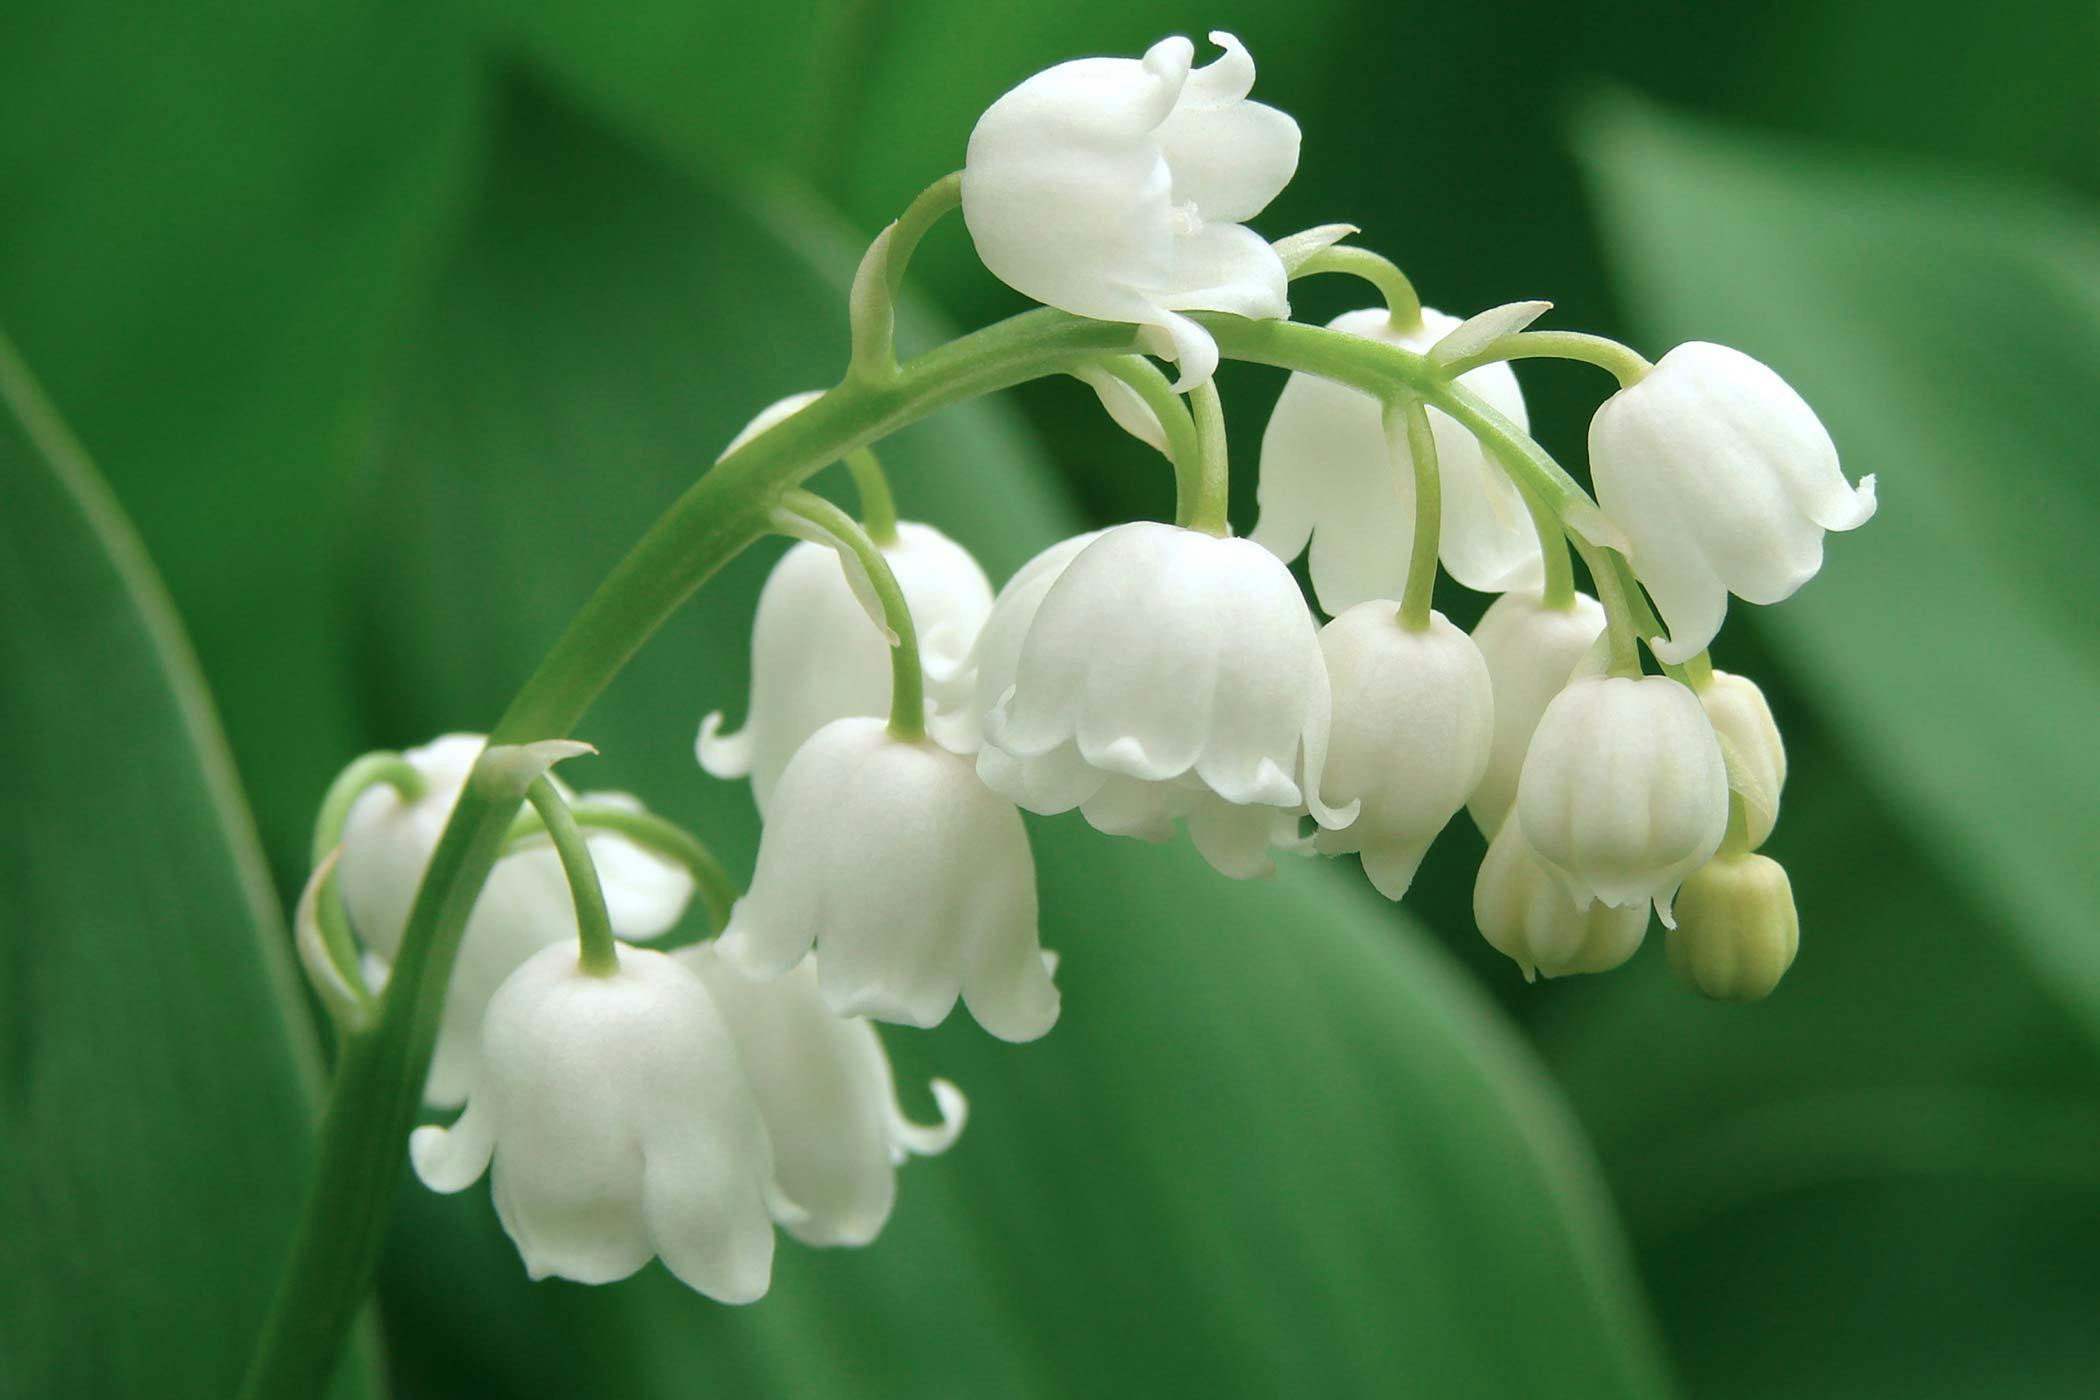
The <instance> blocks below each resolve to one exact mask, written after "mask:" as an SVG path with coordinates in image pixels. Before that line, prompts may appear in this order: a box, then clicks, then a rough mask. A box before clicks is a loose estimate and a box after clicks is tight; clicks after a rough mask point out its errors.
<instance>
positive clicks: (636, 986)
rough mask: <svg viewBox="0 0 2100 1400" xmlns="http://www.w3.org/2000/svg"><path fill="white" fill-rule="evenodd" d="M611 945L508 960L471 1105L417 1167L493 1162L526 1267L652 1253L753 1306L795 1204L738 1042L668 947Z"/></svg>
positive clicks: (629, 1265)
mask: <svg viewBox="0 0 2100 1400" xmlns="http://www.w3.org/2000/svg"><path fill="white" fill-rule="evenodd" d="M619 958H620V965H619V969H618V970H617V971H615V972H612V973H610V974H607V975H604V976H599V975H595V974H592V973H589V972H586V971H584V970H583V969H582V968H581V967H580V966H579V965H578V962H577V955H576V949H575V948H574V947H573V946H567V945H564V946H560V947H553V948H547V949H545V950H543V951H541V952H540V953H538V954H536V955H535V956H533V957H532V958H531V959H530V960H528V961H527V962H526V963H525V964H524V965H523V966H522V967H520V968H519V969H518V970H517V971H516V972H515V973H513V974H511V976H510V978H509V979H508V980H507V981H505V982H504V984H503V986H502V988H501V989H500V990H498V992H497V993H496V995H495V997H494V998H493V999H492V1000H491V1001H490V1002H489V1008H488V1019H487V1022H486V1024H485V1025H484V1026H483V1028H482V1052H483V1055H484V1058H485V1059H486V1062H487V1063H486V1068H485V1070H484V1073H483V1076H482V1079H481V1082H480V1083H478V1084H476V1085H475V1087H474V1092H473V1094H472V1095H471V1096H470V1097H469V1098H468V1100H467V1109H466V1112H465V1113H463V1114H461V1115H460V1117H459V1120H458V1121H457V1122H455V1123H454V1124H453V1125H452V1126H451V1127H449V1128H434V1127H433V1128H418V1129H416V1131H415V1132H414V1134H413V1135H411V1137H410V1138H409V1154H410V1158H411V1160H412V1161H413V1162H414V1163H415V1168H416V1174H417V1175H418V1176H420V1177H421V1178H422V1179H423V1183H424V1184H425V1185H426V1186H428V1187H430V1189H431V1190H433V1191H446V1192H450V1191H460V1190H464V1189H465V1188H466V1187H468V1186H471V1185H472V1184H473V1183H474V1182H475V1181H477V1180H478V1179H480V1176H481V1174H482V1172H483V1171H484V1170H489V1171H490V1173H491V1178H492V1186H493V1190H494V1195H495V1200H496V1213H497V1215H498V1216H500V1217H501V1219H502V1221H503V1228H504V1230H505V1231H507V1232H508V1233H509V1235H510V1237H511V1240H512V1242H513V1243H515V1244H516V1245H517V1247H518V1253H519V1254H520V1255H522V1256H523V1257H524V1260H525V1267H526V1269H527V1271H528V1272H530V1273H531V1275H532V1276H533V1277H534V1278H545V1277H547V1276H548V1275H550V1274H552V1275H556V1276H559V1277H561V1278H568V1279H575V1280H576V1281H577V1282H579V1283H610V1282H612V1281H613V1280H615V1279H622V1278H625V1277H627V1276H628V1275H629V1274H631V1273H633V1272H634V1271H635V1270H637V1269H639V1268H641V1267H642V1266H643V1265H644V1264H646V1263H648V1262H649V1259H650V1257H651V1256H653V1255H654V1256H661V1257H662V1259H663V1261H664V1264H665V1266H666V1267H667V1268H669V1269H670V1271H671V1272H672V1273H673V1274H675V1275H677V1277H678V1278H679V1279H680V1280H681V1281H683V1282H684V1283H686V1284H687V1285H689V1286H691V1287H693V1288H696V1289H698V1290H699V1291H700V1292H702V1293H705V1294H707V1295H708V1296H709V1297H710V1298H716V1299H719V1300H720V1301H722V1302H725V1303H748V1302H751V1301H752V1300H754V1299H756V1298H760V1297H763V1296H764V1295H765V1291H766V1288H767V1286H768V1284H769V1283H770V1282H771V1281H772V1273H773V1217H774V1216H776V1215H777V1216H780V1217H783V1218H787V1219H792V1218H793V1217H794V1216H795V1214H796V1213H797V1212H796V1210H795V1207H794V1206H793V1205H792V1204H791V1203H789V1202H788V1201H787V1200H786V1199H784V1198H783V1197H782V1195H781V1194H780V1193H779V1192H778V1191H777V1190H776V1188H775V1186H774V1182H773V1151H772V1147H771V1145H770V1143H769V1141H768V1139H767V1135H766V1125H765V1122H764V1120H763V1119H762V1118H761V1117H760V1115H759V1109H758V1104H757V1101H756V1100H755V1099H754V1098H753V1097H752V1094H751V1089H750V1087H749V1085H748V1084H747V1083H746V1081H745V1077H744V1070H743V1068H742V1064H741V1062H740V1060H739V1059H738V1053H737V1044H736V1040H735V1038H734V1037H733V1036H732V1035H731V1033H730V1030H729V1027H728V1025H727V1024H726V1023H725V1022H724V1021H723V1019H722V1017H721V1015H720V1014H719V1013H718V1012H717V1011H716V1009H715V1005H714V1002H713V1000H712V999H711V998H710V997H709V995H708V992H707V987H706V986H705V985H704V984H703V983H702V982H701V981H700V979H699V978H698V977H696V976H694V974H693V973H691V972H690V971H688V970H687V969H685V968H684V967H681V966H680V965H679V964H678V963H677V962H676V961H674V960H673V959H672V958H671V957H669V956H668V955H666V954H663V953H652V952H648V951H646V950H643V949H638V948H630V947H624V946H623V947H621V948H620V950H619ZM492 1163H493V1166H492V1165H491V1164H492Z"/></svg>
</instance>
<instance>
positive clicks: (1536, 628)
mask: <svg viewBox="0 0 2100 1400" xmlns="http://www.w3.org/2000/svg"><path fill="white" fill-rule="evenodd" d="M1603 632H1604V608H1603V607H1602V605H1600V604H1599V603H1598V602H1597V600H1596V599H1595V598H1592V597H1590V596H1589V595H1588V594H1586V593H1578V594H1576V595H1575V598H1574V601H1573V602H1572V603H1571V604H1570V606H1568V607H1565V608H1549V607H1547V606H1546V605H1545V601H1544V599H1543V598H1542V597H1541V596H1540V593H1539V590H1538V589H1535V588H1527V589H1523V590H1520V591H1518V592H1514V593H1505V594H1503V595H1502V596H1501V597H1500V598H1497V599H1496V600H1495V602H1494V605H1493V606H1491V607H1490V608H1489V609H1488V610H1487V612H1486V613H1485V614H1484V615H1483V616H1482V617H1481V619H1480V621H1479V622H1478V623H1477V624H1476V625H1475V626H1474V628H1473V643H1474V645H1475V646H1477V647H1479V648H1480V654H1481V656H1482V658H1484V659H1485V660H1486V662H1487V669H1488V679H1489V681H1491V682H1492V683H1493V685H1494V691H1495V742H1494V746H1493V747H1492V748H1490V749H1489V750H1488V766H1487V773H1486V774H1485V775H1484V776H1483V777H1482V778H1481V780H1480V785H1479V786H1478V787H1476V788H1475V789H1473V796H1472V799H1471V800H1470V801H1469V802H1467V804H1466V808H1467V810H1468V811H1470V812H1471V813H1472V814H1473V824H1474V825H1475V826H1477V827H1479V828H1480V834H1481V835H1483V836H1487V837H1490V838H1492V837H1493V836H1494V834H1495V832H1496V831H1497V830H1498V829H1499V828H1500V827H1501V825H1502V819H1503V818H1504V817H1506V816H1508V815H1509V809H1510V807H1511V805H1512V804H1514V803H1515V802H1516V800H1517V775H1518V774H1519V773H1521V772H1522V771H1523V769H1524V752H1525V750H1527V749H1529V748H1530V747H1531V735H1532V731H1534V730H1536V729H1537V728H1538V727H1539V716H1541V715H1543V714H1545V713H1546V706H1547V705H1548V704H1550V703H1552V700H1553V697H1554V696H1556V695H1558V694H1560V693H1561V691H1562V690H1563V689H1564V688H1565V687H1566V686H1567V684H1568V678H1569V677H1570V676H1572V675H1573V674H1574V673H1575V668H1576V667H1577V666H1578V665H1580V664H1581V663H1582V660H1583V658H1584V657H1585V656H1586V655H1587V654H1588V653H1589V650H1590V647H1591V645H1592V644H1593V643H1595V642H1596V640H1597V638H1598V637H1599V636H1600V635H1602V634H1603Z"/></svg>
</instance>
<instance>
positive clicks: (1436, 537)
mask: <svg viewBox="0 0 2100 1400" xmlns="http://www.w3.org/2000/svg"><path fill="white" fill-rule="evenodd" d="M1385 438H1386V443H1387V446H1388V449H1389V450H1391V451H1392V452H1394V453H1395V454H1397V453H1398V452H1399V449H1400V444H1401V443H1402V442H1405V443H1406V444H1407V455H1408V460H1409V461H1410V462H1412V463H1413V465H1414V477H1415V536H1414V543H1413V545H1412V546H1411V549H1410V552H1409V553H1408V556H1407V586H1406V589H1405V591H1403V592H1402V593H1401V595H1400V625H1401V626H1402V627H1404V628H1406V629H1407V630H1408V631H1410V632H1426V631H1428V630H1429V615H1430V611H1431V603H1432V602H1433V600H1434V595H1435V593H1436V558H1437V551H1438V549H1439V548H1441V546H1442V538H1443V528H1442V527H1443V517H1444V488H1443V476H1442V473H1441V472H1440V471H1439V470H1438V467H1437V460H1436V434H1435V433H1434V432H1432V431H1431V430H1430V426H1429V410H1428V409H1427V408H1425V407H1423V405H1422V400H1421V399H1420V398H1418V397H1416V396H1415V395H1413V394H1402V395H1400V396H1399V397H1398V398H1396V399H1394V400H1393V401H1392V402H1391V403H1389V404H1387V405H1386V409H1385Z"/></svg>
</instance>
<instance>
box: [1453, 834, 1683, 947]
mask: <svg viewBox="0 0 2100 1400" xmlns="http://www.w3.org/2000/svg"><path fill="white" fill-rule="evenodd" d="M1473 921H1474V922H1475V923H1476V924H1478V925H1479V926H1480V932H1481V936H1482V937H1484V938H1486V939H1487V941H1488V943H1489V945H1490V946H1492V947H1493V948H1494V949H1495V951H1496V952H1498V953H1501V954H1503V955H1504V956H1505V957H1508V958H1509V959H1510V960H1511V961H1513V962H1515V963H1516V965H1517V966H1518V968H1520V969H1521V970H1522V971H1523V973H1524V980H1525V981H1527V982H1528V981H1530V980H1532V978H1533V977H1535V976H1536V977H1566V976H1568V975H1570V974H1572V973H1578V972H1609V971H1610V970H1611V969H1613V968H1615V967H1617V966H1618V965H1619V964H1620V963H1623V962H1625V961H1626V960H1627V959H1628V958H1630V957H1632V956H1633V954H1634V952H1635V950H1636V949H1638V948H1639V947H1640V946H1641V939H1642V938H1643V937H1645V936H1646V934H1647V932H1648V906H1647V905H1646V904H1626V905H1620V906H1618V907H1616V908H1614V907H1613V906H1612V905H1609V904H1605V903H1603V902H1602V901H1597V902H1594V903H1592V904H1591V905H1590V906H1589V908H1587V909H1582V908H1578V907H1577V906H1576V903H1575V900H1574V898H1573V897H1572V896H1570V895H1569V893H1568V890H1567V886H1566V885H1565V884H1564V883H1563V882H1562V881H1561V879H1560V877H1559V876H1558V875H1556V874H1554V873H1553V872H1552V871H1551V870H1548V869H1547V868H1546V866H1545V863H1544V862H1543V861H1541V860H1540V859H1539V858H1538V854H1537V853H1536V852H1535V851H1533V850H1532V849H1531V845H1530V843H1529V842H1527V841H1526V840H1525V839H1524V831H1523V826H1522V824H1521V823H1518V822H1504V823H1503V824H1502V829H1501V830H1500V831H1498V832H1496V833H1495V839H1494V840H1492V841H1490V842H1489V843H1488V849H1487V856H1486V858H1485V859H1483V860H1482V861H1481V862H1480V875H1479V877H1478V878H1477V879H1476V880H1475V881H1474V882H1473Z"/></svg>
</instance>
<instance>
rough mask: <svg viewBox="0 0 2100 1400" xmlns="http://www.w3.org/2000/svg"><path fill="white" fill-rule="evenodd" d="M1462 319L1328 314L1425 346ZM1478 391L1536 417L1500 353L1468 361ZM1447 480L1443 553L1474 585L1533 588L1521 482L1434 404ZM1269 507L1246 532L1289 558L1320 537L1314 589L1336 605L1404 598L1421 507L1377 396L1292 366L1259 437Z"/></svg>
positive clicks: (1425, 314) (1523, 422)
mask: <svg viewBox="0 0 2100 1400" xmlns="http://www.w3.org/2000/svg"><path fill="white" fill-rule="evenodd" d="M1458 324H1459V321H1458V319H1457V318H1456V317H1453V316H1446V315H1444V314H1443V313H1442V312H1440V311H1432V310H1429V309H1428V308H1426V307H1425V308H1423V311H1422V318H1421V320H1420V321H1419V322H1417V323H1416V324H1415V325H1413V326H1409V327H1401V328H1397V329H1396V328H1395V327H1394V326H1393V324H1392V319H1391V317H1390V316H1388V315H1387V313H1386V312H1385V311H1384V310H1382V309H1380V310H1373V311H1351V312H1348V313H1347V314H1345V315H1342V316H1338V317H1336V318H1335V319H1334V320H1333V321H1332V322H1330V323H1329V326H1330V328H1331V329H1333V330H1338V331H1347V332H1348V333H1349V334H1351V335H1359V336H1362V337H1364V338H1365V339H1367V340H1377V341H1382V342H1384V343H1385V344H1388V345H1398V346H1400V347H1402V348H1403V349H1408V350H1424V351H1426V350H1428V349H1429V348H1430V346H1432V345H1434V344H1435V343H1436V342H1437V341H1438V340H1439V339H1441V338H1442V337H1443V336H1444V335H1445V334H1446V333H1447V332H1449V331H1450V330H1451V329H1452V328H1453V327H1454V326H1457V325H1458ZM1458 382H1459V383H1461V384H1463V385H1465V386H1466V387H1467V388H1469V389H1472V390H1475V391H1477V392H1478V393H1479V394H1480V396H1481V397H1482V398H1484V399H1486V400H1487V401H1488V402H1489V403H1490V404H1492V405H1493V406H1494V407H1495V408H1497V409H1499V410H1500V411H1501V412H1502V414H1503V415H1504V416H1505V417H1507V418H1509V419H1511V420H1512V421H1513V422H1515V423H1516V425H1517V426H1518V427H1519V428H1524V427H1526V426H1527V425H1528V423H1529V419H1528V418H1527V417H1526V415H1525V412H1524V395H1523V393H1522V392H1521V391H1520V390H1519V389H1518V388H1517V377H1516V375H1515V374H1513V373H1512V372H1511V371H1510V367H1509V366H1508V365H1507V364H1505V363H1502V362H1499V361H1498V362H1496V363H1493V364H1486V365H1482V366H1480V367H1479V368H1478V369H1475V370H1470V371H1468V372H1467V373H1466V374H1464V375H1462V376H1461V377H1460V378H1459V381H1458ZM1429 427H1430V432H1431V433H1432V434H1433V435H1434V437H1435V439H1436V456H1437V470H1438V474H1439V479H1440V480H1441V482H1442V486H1443V510H1442V513H1441V516H1440V520H1441V526H1440V530H1441V535H1440V538H1441V540H1442V544H1441V545H1440V546H1439V549H1438V555H1439V557H1440V558H1441V559H1442V561H1443V564H1444V567H1445V568H1446V569H1447V570H1449V571H1450V573H1451V576H1452V577H1453V578H1455V579H1457V580H1458V581H1459V582H1460V583H1462V584H1464V585H1465V586H1466V587H1468V588H1476V589H1480V590H1482V591H1483V592H1501V591H1503V590H1505V589H1511V588H1536V587H1537V586H1538V585H1539V582H1540V580H1541V577H1542V566H1541V564H1540V561H1539V546H1538V536H1537V534H1536V532H1535V531H1534V530H1533V528H1532V525H1531V517H1530V516H1529V515H1528V514H1526V512H1525V508H1524V498H1523V497H1522V496H1521V495H1519V494H1518V492H1517V488H1516V485H1515V483H1513V482H1512V481H1511V480H1510V479H1509V477H1508V475H1507V474H1506V473H1504V472H1503V471H1502V470H1501V469H1500V468H1499V467H1497V466H1496V465H1495V464H1494V463H1493V462H1492V461H1490V460H1489V459H1488V457H1487V454H1486V453H1485V452H1483V451H1482V450H1481V446H1480V442H1479V440H1478V439H1476V438H1475V437H1474V436H1473V435H1472V434H1471V433H1469V432H1467V431H1466V430H1465V429H1464V428H1462V427H1460V426H1459V425H1458V424H1457V423H1455V422H1453V421H1452V420H1451V419H1449V418H1448V417H1446V416H1445V415H1444V414H1443V413H1442V412H1441V411H1439V410H1437V409H1434V408H1432V409H1430V410H1429ZM1259 500H1260V502H1261V515H1260V517H1259V519H1257V520H1256V522H1255V525H1254V532H1253V534H1252V535H1250V536H1249V538H1250V539H1252V540H1254V541H1255V542H1256V543H1257V544H1260V545H1263V546H1265V547H1267V548H1268V549H1271V550H1273V551H1275V553H1276V556H1277V557H1278V558H1280V559H1283V560H1285V561H1289V560H1292V559H1295V558H1297V557H1298V556H1299V555H1300V554H1302V553H1304V552H1305V549H1306V547H1307V543H1308V541H1309V542H1310V544H1311V548H1312V565H1311V572H1312V584H1313V593H1314V595H1315V596H1316V597H1318V598H1319V600H1320V607H1321V608H1322V609H1323V610H1325V611H1326V612H1327V613H1328V614H1330V615H1333V616H1339V615H1340V614H1342V613H1344V612H1346V611H1348V610H1349V609H1350V608H1353V607H1355V606H1356V605H1357V604H1358V603H1362V602H1366V601H1368V600H1370V599H1372V598H1397V597H1399V596H1400V589H1401V585H1402V584H1403V583H1405V582H1406V579H1407V563H1408V553H1409V547H1410V541H1411V540H1412V538H1413V529H1414V514H1415V477H1414V469H1413V467H1412V465H1411V464H1410V462H1409V460H1408V455H1407V445H1406V444H1405V443H1404V442H1402V443H1392V442H1389V441H1388V439H1387V437H1386V433H1385V428H1384V424H1383V415H1382V412H1381V410H1380V407H1379V404H1378V402H1377V400H1375V399H1372V398H1370V397H1369V396H1367V395H1365V394H1360V393H1358V392H1357V391H1356V390H1354V389H1348V388H1344V387H1343V386H1341V385H1339V384H1336V383H1334V382H1333V381H1331V380H1327V379H1322V378H1320V377H1318V376H1317V375H1310V374H1293V375H1292V376H1291V377H1290V380H1289V381H1288V382H1287V383H1286V384H1285V385H1284V386H1283V396H1282V397H1281V398H1279V399H1278V400H1277V401H1276V411H1275V412H1274V413H1273V414H1271V415H1270V416H1269V426H1268V429H1267V431H1265V432H1264V433H1263V434H1262V441H1261V484H1260V491H1259Z"/></svg>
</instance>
